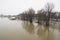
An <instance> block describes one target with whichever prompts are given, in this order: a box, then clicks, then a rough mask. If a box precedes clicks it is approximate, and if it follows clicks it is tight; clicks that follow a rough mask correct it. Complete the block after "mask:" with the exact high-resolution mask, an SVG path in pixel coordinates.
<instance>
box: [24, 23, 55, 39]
mask: <svg viewBox="0 0 60 40" xmlns="http://www.w3.org/2000/svg"><path fill="white" fill-rule="evenodd" d="M23 28H24V29H25V30H26V31H27V32H28V33H30V34H36V35H37V36H38V38H39V39H40V40H55V38H54V33H53V30H50V28H49V27H45V26H43V25H37V26H36V28H35V26H34V25H33V24H32V23H29V22H23Z"/></svg>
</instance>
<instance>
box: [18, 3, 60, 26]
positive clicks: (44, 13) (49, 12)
mask: <svg viewBox="0 0 60 40" xmlns="http://www.w3.org/2000/svg"><path fill="white" fill-rule="evenodd" d="M53 9H54V5H53V3H47V4H46V5H45V8H43V9H41V10H38V11H37V13H35V11H34V9H33V8H30V9H29V10H27V11H25V12H22V13H21V14H19V15H18V19H21V20H24V21H29V22H30V23H32V22H33V21H34V20H35V19H36V20H37V23H41V21H43V22H45V24H46V26H49V21H50V20H52V19H56V20H57V19H60V15H57V13H58V12H53Z"/></svg>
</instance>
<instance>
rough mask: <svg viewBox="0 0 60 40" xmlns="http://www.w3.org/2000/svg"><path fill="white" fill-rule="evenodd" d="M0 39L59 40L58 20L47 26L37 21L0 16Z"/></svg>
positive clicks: (59, 25)
mask: <svg viewBox="0 0 60 40" xmlns="http://www.w3.org/2000/svg"><path fill="white" fill-rule="evenodd" d="M0 40H60V22H56V23H55V24H53V25H52V26H50V27H49V28H48V27H45V26H43V25H39V24H37V23H32V24H30V23H29V22H26V21H21V20H9V19H8V18H0Z"/></svg>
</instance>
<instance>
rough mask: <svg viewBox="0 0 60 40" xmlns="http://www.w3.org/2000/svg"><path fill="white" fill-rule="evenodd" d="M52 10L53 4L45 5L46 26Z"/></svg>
mask: <svg viewBox="0 0 60 40" xmlns="http://www.w3.org/2000/svg"><path fill="white" fill-rule="evenodd" d="M53 8H54V5H53V3H47V5H46V7H45V9H44V10H45V11H46V12H47V13H46V16H47V17H46V26H49V20H50V15H51V13H52V10H53Z"/></svg>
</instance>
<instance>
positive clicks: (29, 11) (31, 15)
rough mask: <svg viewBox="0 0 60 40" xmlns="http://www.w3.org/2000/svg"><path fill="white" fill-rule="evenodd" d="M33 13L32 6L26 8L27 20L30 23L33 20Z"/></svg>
mask: <svg viewBox="0 0 60 40" xmlns="http://www.w3.org/2000/svg"><path fill="white" fill-rule="evenodd" d="M34 14H35V11H34V10H33V9H32V8H31V9H29V10H28V20H29V21H30V23H32V21H33V18H34Z"/></svg>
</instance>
